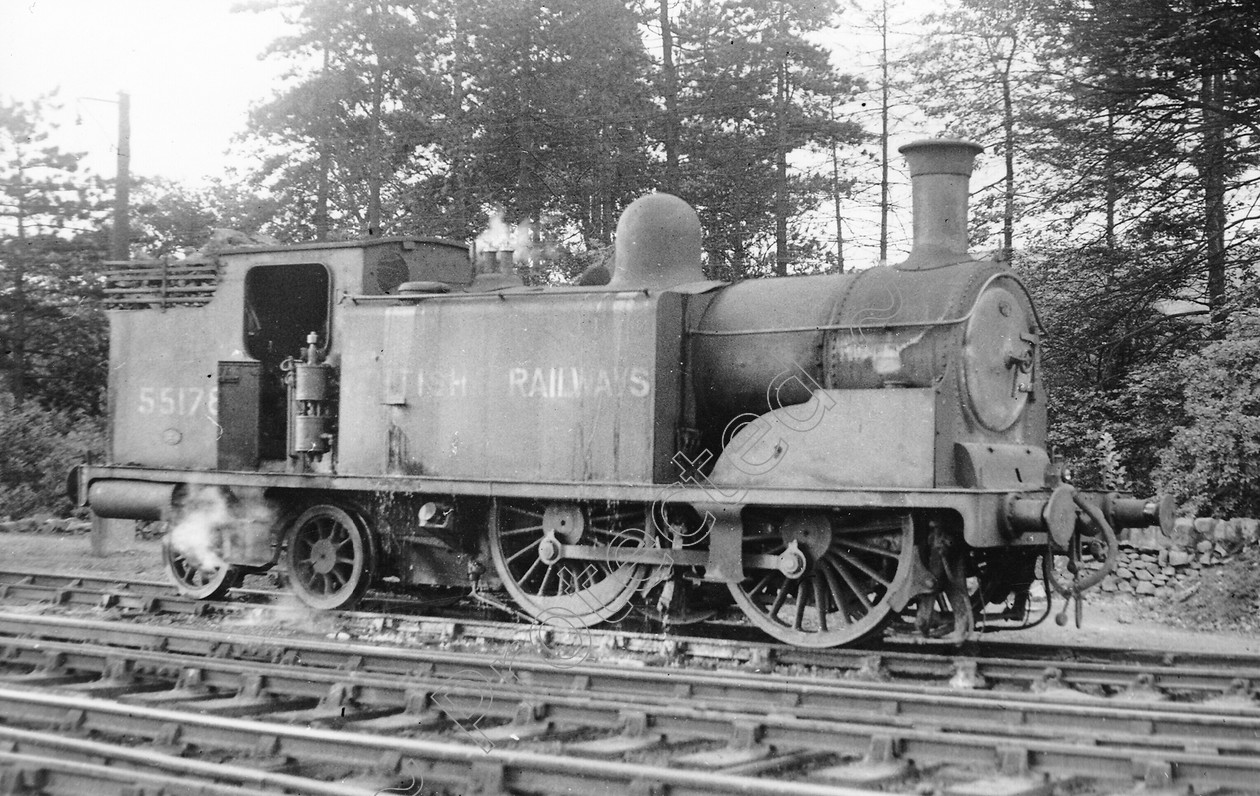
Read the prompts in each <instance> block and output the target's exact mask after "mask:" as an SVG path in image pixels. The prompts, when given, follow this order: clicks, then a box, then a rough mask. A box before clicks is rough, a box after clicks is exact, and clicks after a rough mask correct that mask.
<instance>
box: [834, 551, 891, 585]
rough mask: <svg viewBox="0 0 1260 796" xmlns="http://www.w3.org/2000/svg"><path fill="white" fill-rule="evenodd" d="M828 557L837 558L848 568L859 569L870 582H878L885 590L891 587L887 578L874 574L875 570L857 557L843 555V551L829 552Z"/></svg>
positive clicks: (847, 554)
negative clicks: (848, 566) (847, 565)
mask: <svg viewBox="0 0 1260 796" xmlns="http://www.w3.org/2000/svg"><path fill="white" fill-rule="evenodd" d="M828 555H833V556H835V557H836V558H838V559H840V560H842V561H844V562H845V563H846V564H849V565H850V566H853V567H854V568H856V569H860V570H862V571H863V572H864V573H866V575H867V576H868V577H869V578H870V579H871V580H874V581H878V582H879V583H880V585H882V586H884V587H885V588H887V587H889V586H891V585H892V581H891V580H889V579H888V578H886V577H884V576H883V575H881V574H879V573H878V572H876V571H875V570H873V569H871V567H870V566H869V565H868V564H867V563H866V562H864V561H863V560H862V559H860V558H858V557H857V556H855V555H851V554H849V553H845V552H843V551H841V550H834V549H833V550H831V551H830V552H829V553H828Z"/></svg>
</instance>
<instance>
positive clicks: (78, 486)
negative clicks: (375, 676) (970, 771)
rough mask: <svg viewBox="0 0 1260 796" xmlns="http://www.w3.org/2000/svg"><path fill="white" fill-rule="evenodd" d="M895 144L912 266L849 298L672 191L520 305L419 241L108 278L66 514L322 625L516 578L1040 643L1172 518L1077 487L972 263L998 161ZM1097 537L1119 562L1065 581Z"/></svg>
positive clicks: (231, 256) (816, 637)
mask: <svg viewBox="0 0 1260 796" xmlns="http://www.w3.org/2000/svg"><path fill="white" fill-rule="evenodd" d="M902 151H903V152H905V153H906V155H907V157H908V158H909V159H910V161H911V175H912V180H913V183H914V186H913V187H914V203H915V247H914V250H913V252H912V254H911V255H910V258H909V259H908V260H907V261H906V262H905V263H903V264H901V265H900V266H897V267H895V268H887V267H884V268H876V269H871V270H870V271H867V272H860V273H857V274H851V275H845V276H838V275H830V276H811V277H792V278H787V279H778V280H756V281H753V282H745V283H740V284H737V285H725V284H722V283H717V282H710V281H706V280H705V279H704V277H703V274H702V273H701V271H700V259H701V254H700V230H699V222H698V218H697V217H696V214H695V212H694V210H692V209H691V208H690V207H689V206H687V205H686V203H684V202H682V200H679V199H677V198H675V197H670V196H668V195H664V194H655V195H650V196H648V197H644V198H643V199H640V200H638V201H637V202H635V203H634V204H632V205H631V206H630V208H628V209H627V211H626V212H625V214H624V215H623V217H622V220H621V223H620V224H619V227H618V236H617V256H616V261H615V270H614V273H613V275H612V277H611V280H610V281H609V283H608V284H605V285H594V286H585V287H564V288H545V289H544V288H529V287H525V286H523V285H522V284H521V283H520V280H519V279H517V278H516V277H515V275H514V273H513V271H512V268H511V258H510V254H508V255H507V256H504V255H503V254H502V253H499V254H496V253H493V252H479V253H475V254H474V256H473V257H472V258H469V257H468V256H467V254H466V250H465V249H464V248H463V247H462V246H460V245H459V244H455V243H452V242H449V241H442V240H437V239H424V238H383V239H374V240H369V241H358V242H346V243H323V244H304V245H297V246H284V247H267V246H261V247H243V248H237V249H229V250H224V251H221V252H219V253H217V254H215V255H212V256H208V257H204V258H201V259H192V260H189V261H184V262H182V263H178V264H175V265H170V264H167V265H164V266H162V267H161V268H153V267H143V266H142V267H134V266H133V267H130V268H128V269H126V270H124V271H120V272H117V273H115V274H113V275H111V276H110V280H109V286H108V287H107V291H106V292H107V301H109V302H110V313H109V315H110V320H111V342H110V361H111V375H110V385H109V400H110V408H111V426H110V428H111V441H110V447H111V450H110V457H109V458H110V461H109V463H105V464H95V463H88V464H85V465H81V466H80V467H78V468H77V469H76V472H75V473H74V474H73V476H72V478H71V491H72V493H73V495H74V497H75V498H76V499H77V501H78V503H79V504H80V505H86V506H90V507H91V509H92V510H93V512H95V513H96V514H97V515H98V516H101V517H116V518H124V519H127V518H129V519H149V520H158V519H163V520H168V521H170V522H171V523H172V525H173V526H174V528H175V531H173V532H172V534H171V535H170V536H169V537H168V539H167V541H166V543H165V546H164V549H165V555H166V559H167V564H168V570H169V572H170V573H171V575H172V577H173V579H174V580H175V581H176V583H177V584H178V585H179V586H180V588H181V589H183V590H184V591H185V592H187V593H190V594H194V595H196V596H199V597H207V598H208V597H214V596H218V595H220V594H222V593H223V592H224V591H225V590H226V589H227V588H228V587H230V586H231V585H232V584H233V583H234V582H235V581H236V579H237V578H238V577H239V576H240V575H241V574H242V573H246V572H260V571H265V570H267V569H271V568H273V567H276V566H277V565H282V568H283V569H284V570H285V572H286V576H287V578H288V580H289V582H290V583H291V584H292V586H293V588H294V590H295V591H296V592H297V594H298V596H299V597H301V598H302V599H303V600H304V601H305V602H306V603H308V604H309V605H311V606H312V607H315V608H321V609H333V608H341V607H346V606H349V605H352V604H353V603H354V601H355V600H357V599H358V598H359V597H360V596H361V595H362V594H363V592H364V591H365V590H366V589H367V588H368V587H369V586H371V585H372V584H373V583H376V582H379V581H380V580H381V579H383V578H391V579H397V580H398V581H399V582H400V583H401V584H403V585H412V586H420V585H436V586H457V587H464V588H471V589H473V590H474V591H476V590H478V589H482V588H493V587H499V586H502V587H503V588H504V589H505V590H506V591H507V592H508V594H509V595H510V596H511V597H512V599H513V600H514V601H515V602H516V604H517V605H518V606H520V607H521V608H522V609H523V610H524V611H525V613H527V614H529V615H530V616H531V617H533V618H534V619H536V620H538V621H543V622H551V623H558V624H569V625H574V624H577V625H593V624H597V623H599V622H605V621H610V620H614V619H616V618H617V617H619V616H620V615H622V613H623V612H624V611H625V610H628V609H629V607H631V606H639V607H647V608H651V609H653V610H656V611H658V612H659V613H661V614H663V615H665V616H667V617H672V618H676V619H681V618H684V617H685V616H686V615H687V614H688V613H689V607H690V605H691V603H692V602H693V601H694V600H696V599H699V600H701V601H703V600H705V599H709V598H712V597H713V595H714V592H715V591H716V592H718V593H719V594H721V593H728V594H729V600H730V601H731V602H733V604H734V605H735V606H736V607H737V608H739V609H740V610H741V611H742V612H743V614H744V615H745V616H746V617H747V618H748V620H749V621H750V622H751V623H752V624H754V625H756V626H757V627H759V628H761V629H762V630H764V631H766V632H767V633H769V634H770V635H772V636H774V637H776V638H778V639H780V640H782V641H785V642H788V643H792V644H799V645H803V646H832V645H836V644H846V643H852V642H854V641H857V640H859V639H861V638H864V637H866V636H868V635H870V634H872V633H875V632H878V631H879V630H880V629H881V628H882V627H883V626H884V625H885V624H886V623H887V622H888V621H890V620H891V619H893V618H894V617H896V616H898V615H901V614H903V613H907V614H909V613H913V615H914V616H915V621H916V624H917V625H918V626H919V627H920V629H921V630H923V631H925V632H928V631H930V630H932V629H933V628H935V627H937V626H938V625H940V624H941V621H940V620H942V619H944V620H945V622H944V625H945V628H946V630H948V632H950V633H951V634H952V636H953V637H954V638H959V639H961V638H965V637H967V636H969V635H970V634H971V633H972V632H974V630H975V629H976V626H977V624H976V623H977V622H978V621H990V622H993V621H996V619H995V617H996V618H997V619H1002V620H1011V621H1007V622H1006V624H1008V625H1011V626H1018V625H1021V624H1025V623H1027V619H1028V617H1027V593H1028V587H1029V586H1030V584H1031V583H1032V581H1033V580H1034V579H1035V578H1036V577H1037V575H1036V573H1035V572H1034V571H1033V567H1034V563H1035V561H1036V560H1037V559H1038V557H1041V558H1042V559H1043V560H1044V561H1045V562H1046V566H1045V571H1044V577H1045V578H1046V579H1047V581H1048V582H1049V583H1050V584H1051V585H1052V587H1053V588H1055V589H1056V590H1058V591H1059V592H1060V593H1061V594H1063V595H1064V596H1066V597H1068V598H1069V600H1070V599H1073V598H1076V599H1078V600H1079V596H1080V593H1081V592H1082V591H1083V590H1084V589H1085V588H1087V587H1088V586H1090V585H1092V584H1093V583H1094V582H1097V580H1099V579H1100V578H1101V576H1102V574H1104V573H1105V572H1106V571H1107V570H1108V569H1109V568H1110V567H1114V563H1115V551H1116V539H1115V535H1114V530H1115V529H1118V528H1122V527H1128V526H1134V525H1148V524H1157V523H1158V524H1162V525H1164V526H1165V527H1167V526H1168V525H1169V524H1170V523H1171V517H1170V513H1171V505H1170V504H1169V502H1168V501H1167V500H1157V499H1138V498H1132V497H1128V496H1122V495H1117V494H1103V493H1095V494H1088V493H1082V492H1079V491H1078V490H1076V489H1075V488H1073V487H1072V486H1071V485H1070V484H1067V483H1063V482H1062V481H1061V480H1060V479H1059V477H1058V473H1057V471H1056V468H1055V467H1054V466H1052V465H1051V460H1050V457H1049V456H1048V455H1047V452H1046V449H1045V410H1044V406H1045V400H1044V387H1043V386H1042V384H1041V378H1040V373H1039V367H1040V364H1039V355H1040V344H1041V335H1042V330H1041V326H1040V321H1039V320H1038V319H1037V317H1036V310H1035V307H1034V305H1033V302H1032V299H1031V298H1030V297H1029V296H1028V294H1027V291H1026V290H1025V289H1024V287H1023V285H1022V284H1021V283H1020V282H1019V280H1018V278H1017V277H1016V276H1015V275H1014V274H1012V273H1011V272H1009V271H1008V270H1006V269H1005V267H1004V266H1002V265H1001V264H997V263H987V262H982V261H978V260H975V259H973V258H971V257H970V256H969V255H968V254H967V253H966V203H967V179H968V177H969V175H970V173H971V169H972V161H973V159H974V157H975V155H976V153H977V152H978V151H979V147H977V146H975V145H973V144H968V143H966V142H958V141H950V140H939V139H938V140H931V141H921V142H917V143H915V144H911V145H908V146H907V147H903V150H902ZM236 329H239V333H237V332H236V331H235V330H236ZM153 340H161V341H162V345H161V346H158V347H156V348H155V347H153V346H152V345H151V344H152V341H153ZM146 352H149V353H147V355H146ZM260 506H266V507H268V508H267V511H265V512H261V511H259V507H260ZM194 525H195V526H197V527H198V528H199V529H200V530H201V531H203V532H204V534H205V536H204V538H202V539H200V540H198V541H197V543H196V544H185V542H186V541H187V540H185V542H181V541H180V539H181V534H180V531H181V529H185V528H189V527H192V526H194ZM185 535H187V534H185ZM1094 541H1098V542H1100V544H1099V545H1098V547H1099V557H1100V559H1101V561H1102V564H1101V566H1099V567H1096V568H1095V571H1094V573H1093V574H1091V575H1090V576H1088V577H1077V578H1075V579H1074V580H1072V581H1070V582H1068V583H1066V584H1064V583H1060V582H1059V581H1058V580H1056V579H1055V577H1054V574H1053V569H1052V567H1051V566H1050V565H1049V562H1051V560H1052V559H1053V558H1054V557H1055V556H1056V555H1067V556H1069V557H1072V558H1074V559H1075V561H1076V563H1077V564H1079V563H1080V558H1081V554H1080V550H1081V546H1082V543H1083V542H1084V543H1085V544H1089V543H1091V542H1094ZM986 604H998V605H1001V606H1003V610H1002V611H999V612H998V613H997V614H994V613H992V612H989V613H986V612H985V605H986ZM1078 604H1079V602H1078ZM999 623H1000V622H999Z"/></svg>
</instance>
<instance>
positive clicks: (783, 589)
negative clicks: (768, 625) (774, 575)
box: [768, 578, 791, 618]
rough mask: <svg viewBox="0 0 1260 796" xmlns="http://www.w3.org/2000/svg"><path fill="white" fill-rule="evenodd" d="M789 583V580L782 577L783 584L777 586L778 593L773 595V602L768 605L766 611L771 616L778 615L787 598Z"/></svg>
mask: <svg viewBox="0 0 1260 796" xmlns="http://www.w3.org/2000/svg"><path fill="white" fill-rule="evenodd" d="M790 585H791V581H789V580H788V579H787V578H784V579H783V585H782V586H780V587H779V593H778V594H776V595H774V604H773V605H771V606H770V611H769V612H768V613H769V615H770V617H771V618H773V617H776V616H778V615H779V609H780V608H782V607H783V603H784V601H786V600H787V592H788V586H790Z"/></svg>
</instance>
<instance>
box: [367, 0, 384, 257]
mask: <svg viewBox="0 0 1260 796" xmlns="http://www.w3.org/2000/svg"><path fill="white" fill-rule="evenodd" d="M372 23H373V24H372V34H371V35H372V39H371V45H372V54H373V64H372V114H371V118H370V123H371V125H372V127H371V132H370V133H369V135H368V153H367V169H368V173H367V178H368V206H367V234H368V237H370V238H375V237H378V236H379V235H380V234H381V183H382V182H383V181H384V166H383V165H382V164H383V163H384V162H385V161H386V160H387V159H386V158H385V157H383V156H382V152H381V149H382V146H381V105H382V104H383V103H384V99H385V98H384V94H385V89H384V85H385V66H384V64H382V63H381V50H380V37H379V36H378V35H376V34H378V33H379V30H380V9H378V8H377V7H376V6H373V8H372Z"/></svg>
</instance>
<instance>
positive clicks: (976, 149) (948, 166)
mask: <svg viewBox="0 0 1260 796" xmlns="http://www.w3.org/2000/svg"><path fill="white" fill-rule="evenodd" d="M897 151H898V152H900V153H901V154H903V155H905V157H906V162H907V163H908V164H909V166H910V186H911V191H912V193H913V195H914V210H913V213H914V247H913V248H912V249H911V250H910V256H909V257H907V258H906V261H905V262H904V263H902V264H901V265H899V266H897V267H898V268H901V269H907V270H917V269H921V268H935V267H937V266H941V265H949V264H950V263H957V262H964V261H966V260H970V259H971V258H970V257H969V256H968V254H967V196H968V193H969V187H968V185H969V183H970V180H971V169H972V166H973V165H974V164H975V160H976V155H979V154H980V153H981V152H983V151H984V147H982V146H980V145H979V144H973V143H971V142H970V141H960V140H958V139H954V138H925V139H922V140H920V141H914V142H911V143H909V144H906V145H905V146H903V147H900V148H899V149H898V150H897Z"/></svg>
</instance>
